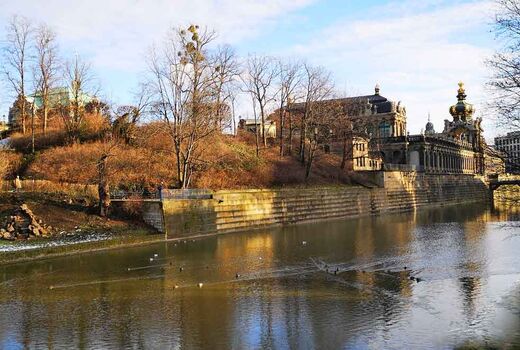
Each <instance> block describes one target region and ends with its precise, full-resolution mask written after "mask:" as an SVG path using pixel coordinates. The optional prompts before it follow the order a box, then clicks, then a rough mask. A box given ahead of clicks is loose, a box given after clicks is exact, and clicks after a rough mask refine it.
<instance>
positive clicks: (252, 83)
mask: <svg viewBox="0 0 520 350" xmlns="http://www.w3.org/2000/svg"><path fill="white" fill-rule="evenodd" d="M246 66H247V68H246V72H245V75H244V76H243V77H242V79H243V82H244V85H245V91H246V92H248V93H249V94H251V96H252V98H253V99H254V100H255V101H256V102H257V104H258V108H259V112H260V129H261V130H260V132H261V135H262V144H263V146H264V147H267V138H266V135H265V117H266V113H267V106H268V105H269V103H271V102H272V101H274V99H275V95H276V92H274V91H273V88H274V82H275V79H276V66H275V61H274V59H273V58H271V57H266V56H256V55H254V56H249V57H248V59H247V64H246Z"/></svg>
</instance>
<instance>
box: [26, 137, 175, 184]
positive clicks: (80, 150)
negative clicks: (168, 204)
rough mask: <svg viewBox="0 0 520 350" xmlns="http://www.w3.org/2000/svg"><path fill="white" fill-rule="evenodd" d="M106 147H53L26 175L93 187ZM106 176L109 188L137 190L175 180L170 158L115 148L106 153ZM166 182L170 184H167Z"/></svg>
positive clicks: (99, 145)
mask: <svg viewBox="0 0 520 350" xmlns="http://www.w3.org/2000/svg"><path fill="white" fill-rule="evenodd" d="M106 148H107V145H105V144H103V143H101V142H93V143H86V144H77V145H72V146H66V147H57V148H52V149H49V150H46V151H44V152H42V153H41V154H40V155H39V156H38V157H37V158H36V160H35V161H34V162H33V163H32V164H31V165H30V166H29V169H28V175H29V176H32V177H34V178H37V179H47V180H51V181H56V182H72V183H83V184H96V183H97V178H98V173H97V163H98V161H99V159H100V158H101V155H102V153H103V150H104V149H106ZM110 154H111V156H110V157H109V160H108V176H109V179H110V184H111V186H112V187H114V186H117V187H123V188H126V189H132V188H134V189H136V190H140V189H142V188H144V187H145V186H151V187H155V186H156V185H157V184H159V183H161V181H164V182H165V183H167V184H169V182H172V180H173V179H174V178H175V166H174V164H175V163H174V162H173V161H172V159H171V157H170V156H168V155H163V154H160V153H157V152H153V151H152V150H150V149H144V148H135V147H130V146H126V145H118V146H116V147H114V148H112V149H111V150H110ZM168 180H170V181H168Z"/></svg>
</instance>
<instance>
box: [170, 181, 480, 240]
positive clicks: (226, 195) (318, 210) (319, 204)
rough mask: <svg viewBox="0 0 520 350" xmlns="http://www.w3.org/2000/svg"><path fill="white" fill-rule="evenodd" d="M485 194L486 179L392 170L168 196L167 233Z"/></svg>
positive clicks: (397, 208) (407, 207) (386, 209)
mask: <svg viewBox="0 0 520 350" xmlns="http://www.w3.org/2000/svg"><path fill="white" fill-rule="evenodd" d="M400 174H402V173H400ZM415 174H416V173H415ZM385 176H386V173H385ZM487 198H488V195H487V191H486V186H485V184H484V183H483V182H482V181H481V180H480V179H477V178H474V177H471V176H461V175H453V176H442V177H441V176H436V175H422V174H421V175H416V176H414V177H410V178H406V177H405V176H401V175H399V176H397V175H396V174H393V175H392V174H391V173H390V174H389V175H388V178H385V188H364V187H355V186H337V187H319V188H295V189H279V190H236V191H215V192H213V198H212V199H198V200H167V201H164V203H163V208H164V218H165V227H166V229H167V231H168V237H182V236H190V235H200V234H207V233H216V232H219V233H224V232H233V231H243V230H246V229H253V228H261V227H269V226H278V225H290V224H296V223H305V222H314V221H319V220H325V219H338V218H351V217H359V216H366V215H377V214H382V213H391V212H404V211H412V210H415V209H416V208H420V207H424V206H427V205H439V204H442V205H445V204H455V203H462V202H480V201H485V200H487Z"/></svg>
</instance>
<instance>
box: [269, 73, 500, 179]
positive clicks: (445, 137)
mask: <svg viewBox="0 0 520 350" xmlns="http://www.w3.org/2000/svg"><path fill="white" fill-rule="evenodd" d="M331 102H332V103H334V104H336V105H337V104H340V105H341V106H342V112H343V114H344V116H345V120H346V122H347V123H349V124H350V130H351V131H350V138H349V150H350V151H349V152H347V153H348V154H349V156H350V161H349V162H348V166H347V170H351V171H366V170H408V171H419V172H424V173H432V174H478V175H489V174H500V173H503V172H504V171H505V166H504V155H503V154H502V153H501V152H499V151H496V150H494V149H493V148H491V147H489V146H488V145H487V144H486V141H485V140H484V136H483V130H482V127H481V123H482V119H481V118H474V117H473V114H474V112H475V109H474V107H473V105H472V104H470V103H468V102H466V93H465V89H464V84H463V83H459V89H458V94H457V103H456V104H454V105H453V106H451V107H450V108H449V113H450V114H451V116H452V120H445V121H444V129H443V131H442V132H435V129H434V126H433V124H432V123H431V122H430V120H428V122H427V123H426V127H425V131H424V132H421V134H418V135H409V133H408V132H407V131H406V118H407V117H406V108H405V107H404V106H403V105H402V104H401V102H395V101H390V100H388V99H387V98H385V97H383V96H381V95H380V88H379V86H376V88H375V91H374V94H373V95H367V96H356V97H349V98H342V99H334V100H327V101H323V103H329V104H330V103H331ZM303 108H304V105H303V104H302V103H297V104H294V105H292V106H290V107H289V108H287V109H286V110H287V112H288V113H290V114H291V115H292V116H293V119H297V118H298V115H299V114H301V113H302V110H303ZM277 114H278V113H277V112H275V113H274V115H277ZM273 119H274V118H273ZM428 119H429V118H428ZM277 124H278V123H277ZM331 132H333V131H332V130H331ZM285 134H286V135H287V132H286V131H285ZM339 143H340V142H339V140H335V141H334V140H333V141H332V145H330V146H329V145H328V146H327V149H330V150H331V151H332V152H338V151H339V149H340V148H341V146H340V145H339Z"/></svg>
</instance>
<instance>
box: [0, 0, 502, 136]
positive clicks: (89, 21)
mask: <svg viewBox="0 0 520 350" xmlns="http://www.w3.org/2000/svg"><path fill="white" fill-rule="evenodd" d="M14 14H19V15H24V16H26V17H28V18H29V19H30V20H31V21H33V22H34V23H36V24H37V23H41V22H45V23H47V24H48V25H49V26H50V27H51V28H53V29H54V30H55V31H56V32H57V34H58V37H59V45H60V52H61V55H63V56H64V57H73V55H74V54H76V53H77V54H79V55H81V56H82V57H83V58H85V59H86V60H87V61H90V62H91V64H92V68H93V72H94V74H95V75H96V77H97V80H98V83H99V85H100V86H101V88H102V94H103V97H104V98H106V99H108V100H109V101H110V102H112V103H116V104H130V103H132V98H133V92H134V91H136V88H137V84H138V82H139V80H140V79H142V77H143V75H144V74H145V72H146V59H145V57H146V53H147V51H148V50H149V49H150V47H151V46H152V45H154V44H155V45H158V44H160V42H161V40H162V39H163V38H164V37H165V35H166V33H167V32H168V30H169V29H170V28H172V27H178V26H185V25H187V24H190V23H196V24H199V25H201V26H207V27H208V28H213V29H215V30H216V31H217V33H218V38H217V42H218V44H229V45H231V46H233V47H234V49H235V50H236V52H237V54H238V55H239V56H241V57H247V55H248V54H249V53H255V54H265V55H272V56H279V57H286V58H300V59H304V60H307V61H308V62H310V63H312V64H315V65H321V66H323V67H325V68H326V69H327V70H329V71H331V72H332V75H333V77H334V82H335V86H336V90H337V93H338V94H339V95H346V96H351V95H368V94H372V93H373V91H374V86H375V85H376V84H379V85H380V86H381V95H383V96H385V97H387V98H389V99H391V100H395V101H402V104H404V105H405V106H406V109H407V118H408V129H409V131H410V133H412V134H414V133H419V132H420V131H421V129H423V128H424V125H425V124H426V122H427V119H428V114H430V115H431V120H432V122H433V123H434V125H435V128H436V131H442V128H443V125H444V122H443V121H444V119H451V116H450V115H449V113H448V108H449V106H451V105H452V104H454V103H456V94H457V89H458V86H457V83H458V82H459V81H463V82H464V83H465V86H466V93H467V95H468V98H467V100H468V102H470V103H473V104H474V105H475V107H476V110H477V112H476V116H479V117H482V118H483V127H484V130H485V135H486V138H487V139H488V141H492V137H494V136H496V135H497V134H501V133H503V132H504V131H507V130H501V129H497V128H496V127H495V121H494V117H493V114H492V112H490V111H488V110H486V101H487V100H488V99H489V91H487V89H486V81H487V79H488V78H489V71H488V69H487V68H486V66H485V64H484V62H485V60H486V58H489V57H490V56H491V55H493V53H494V51H495V50H496V49H498V48H499V47H500V42H498V41H497V40H496V38H495V36H494V34H493V33H492V22H493V16H494V7H493V3H492V2H491V1H486V0H475V1H462V0H461V1H458V0H400V1H393V0H389V1H375V0H364V1H358V0H290V1H287V0H241V1H237V0H88V1H87V0H76V1H70V0H46V1H41V0H0V45H1V44H3V43H5V41H2V40H3V38H4V37H5V27H6V25H7V22H8V20H9V17H10V16H12V15H14ZM11 103H12V95H10V94H9V93H8V89H6V88H5V86H4V87H3V88H2V89H0V117H1V116H2V115H4V114H5V115H7V112H8V107H9V105H10V104H11ZM251 113H252V112H251V111H250V110H249V106H248V105H247V104H244V103H243V104H241V106H239V108H238V114H240V115H243V116H248V115H250V114H251Z"/></svg>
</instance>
